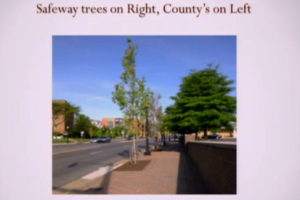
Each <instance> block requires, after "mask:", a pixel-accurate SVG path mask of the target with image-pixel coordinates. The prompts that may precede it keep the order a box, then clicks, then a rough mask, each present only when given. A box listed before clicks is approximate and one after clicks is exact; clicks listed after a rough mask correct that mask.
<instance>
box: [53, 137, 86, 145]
mask: <svg viewBox="0 0 300 200" xmlns="http://www.w3.org/2000/svg"><path fill="white" fill-rule="evenodd" d="M89 141H91V139H88V138H83V139H81V138H69V143H78V142H89ZM67 142H68V139H67V138H63V139H52V143H53V144H57V143H67Z"/></svg>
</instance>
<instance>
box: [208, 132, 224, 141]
mask: <svg viewBox="0 0 300 200" xmlns="http://www.w3.org/2000/svg"><path fill="white" fill-rule="evenodd" d="M207 137H208V139H217V140H218V139H221V138H222V136H221V135H220V134H218V133H213V134H211V135H208V136H207Z"/></svg>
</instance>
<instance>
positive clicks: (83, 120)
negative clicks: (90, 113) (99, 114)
mask: <svg viewBox="0 0 300 200" xmlns="http://www.w3.org/2000/svg"><path fill="white" fill-rule="evenodd" d="M81 131H84V137H86V138H87V137H91V135H92V134H91V133H92V123H91V121H90V118H89V117H87V116H85V115H83V114H80V115H78V117H77V118H76V120H75V126H74V129H73V131H72V136H73V137H80V132H81Z"/></svg>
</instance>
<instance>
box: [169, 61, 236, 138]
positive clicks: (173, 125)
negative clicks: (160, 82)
mask: <svg viewBox="0 0 300 200" xmlns="http://www.w3.org/2000/svg"><path fill="white" fill-rule="evenodd" d="M232 83H233V81H232V80H229V79H228V78H227V76H225V75H222V74H221V73H220V72H218V67H212V66H208V67H207V68H205V69H203V70H199V71H195V70H193V71H191V73H190V74H189V75H188V76H186V77H184V78H183V82H182V84H181V85H180V91H179V92H178V93H177V95H176V96H175V97H172V99H173V100H174V101H175V102H174V104H173V105H171V106H169V107H167V108H166V117H165V125H166V126H167V128H168V129H169V130H170V131H173V132H177V133H183V134H185V133H198V132H200V131H204V136H205V137H207V131H217V130H219V129H220V128H221V127H230V122H233V121H235V120H236V117H235V113H236V98H235V97H232V96H230V95H229V93H230V92H231V91H232V90H233V89H234V88H232V87H231V86H230V85H231V84H232Z"/></svg>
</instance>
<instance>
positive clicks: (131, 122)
mask: <svg viewBox="0 0 300 200" xmlns="http://www.w3.org/2000/svg"><path fill="white" fill-rule="evenodd" d="M127 42H128V48H127V49H126V51H125V56H124V57H123V60H122V65H123V68H124V72H123V73H122V74H121V77H120V78H121V83H119V84H116V85H115V90H114V92H113V97H112V100H113V102H114V103H116V104H117V105H118V106H119V107H120V110H121V111H122V112H123V113H124V118H125V120H126V122H125V123H126V124H127V125H128V128H129V132H130V133H134V134H137V133H139V132H140V131H141V124H142V123H141V120H143V118H144V117H145V105H146V104H147V102H148V100H149V96H150V95H151V94H152V92H151V91H150V89H148V88H146V86H145V82H146V81H145V79H144V78H142V79H139V78H138V77H137V75H136V59H135V57H136V53H137V46H136V45H134V44H133V43H132V41H131V40H130V39H128V40H127Z"/></svg>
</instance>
